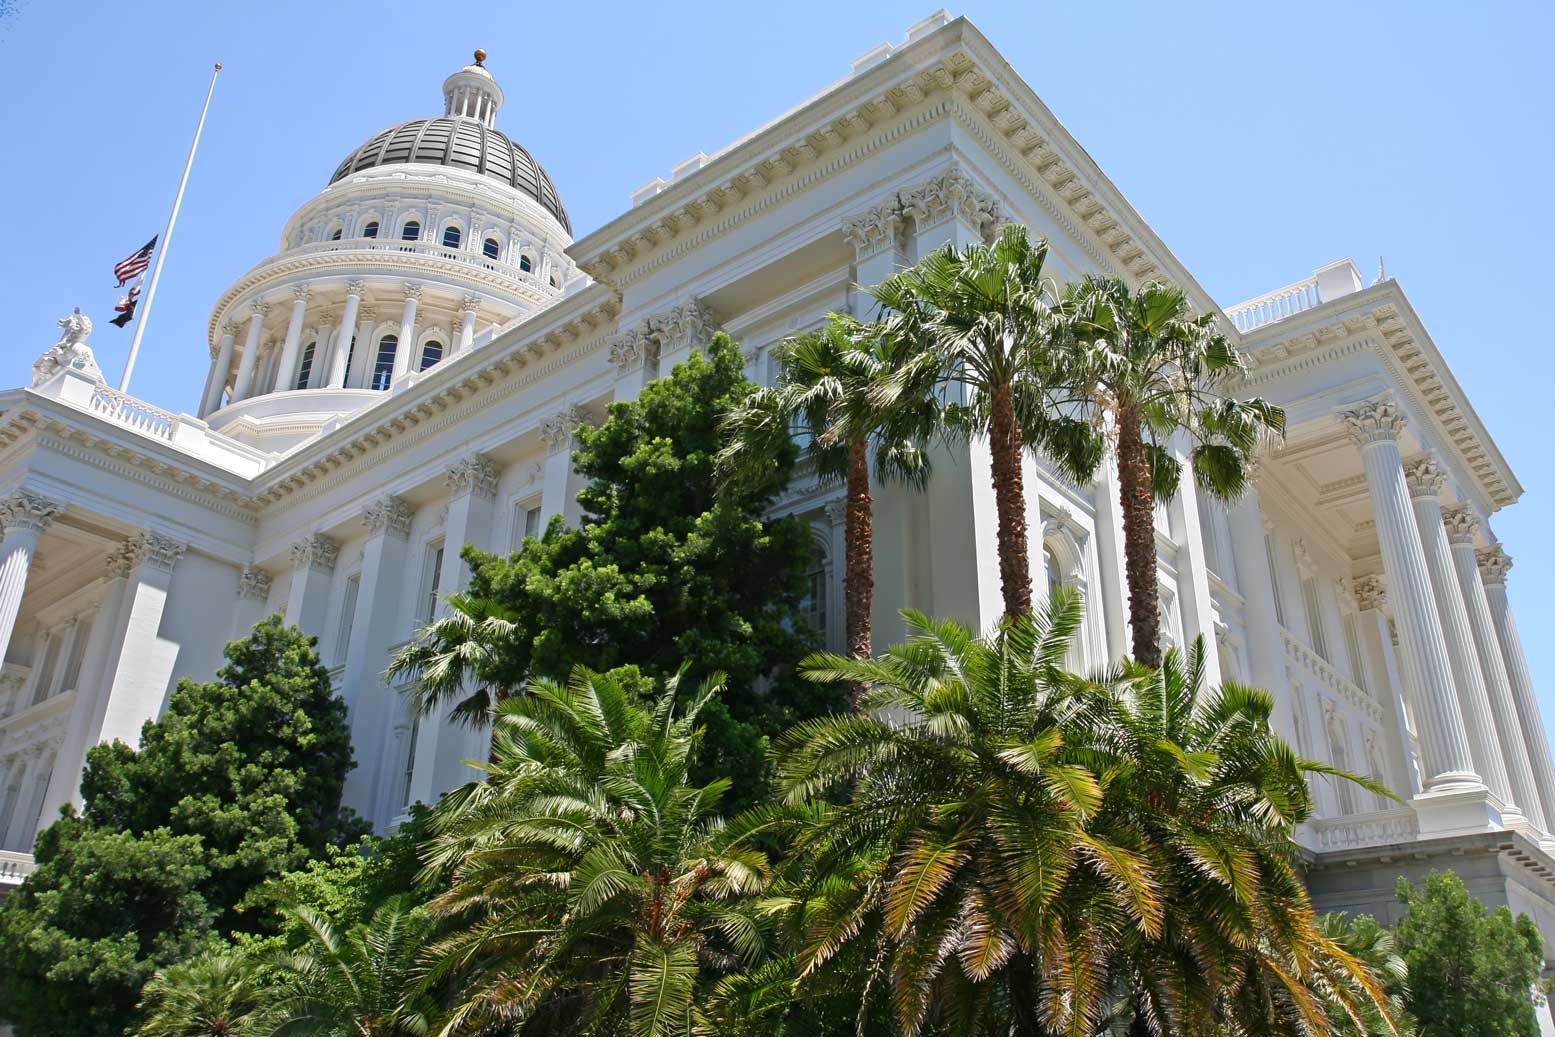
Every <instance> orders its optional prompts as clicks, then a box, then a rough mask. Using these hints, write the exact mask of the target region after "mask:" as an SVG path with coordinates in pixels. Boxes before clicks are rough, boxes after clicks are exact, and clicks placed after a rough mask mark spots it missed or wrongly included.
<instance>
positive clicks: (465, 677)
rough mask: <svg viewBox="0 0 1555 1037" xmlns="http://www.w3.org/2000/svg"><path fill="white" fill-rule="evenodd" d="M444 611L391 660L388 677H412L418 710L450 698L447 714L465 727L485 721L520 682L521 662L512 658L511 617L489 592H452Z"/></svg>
mask: <svg viewBox="0 0 1555 1037" xmlns="http://www.w3.org/2000/svg"><path fill="white" fill-rule="evenodd" d="M445 601H446V602H447V605H448V612H447V614H446V615H444V616H440V617H438V618H437V619H434V620H432V622H430V623H428V624H427V625H426V626H425V627H423V628H422V629H421V632H420V633H419V634H417V635H416V638H415V639H414V640H413V641H411V642H410V643H409V644H407V645H406V646H405V647H403V648H401V649H400V650H399V652H398V653H396V654H395V656H394V658H393V660H391V661H390V663H389V668H388V670H387V671H386V672H385V674H384V677H385V679H386V680H388V681H390V682H393V681H397V680H400V679H409V680H410V682H411V683H410V696H411V701H412V703H413V704H414V706H415V708H416V710H417V711H419V712H420V713H421V715H422V716H429V715H431V714H432V713H433V712H435V711H436V710H437V709H438V708H439V707H440V706H442V705H443V704H444V703H447V702H453V703H454V707H453V709H452V710H451V711H450V713H449V716H450V717H452V718H453V719H454V720H456V721H458V722H460V723H463V724H467V725H469V726H472V727H474V726H478V725H481V724H484V723H486V722H487V720H488V719H489V718H490V713H491V710H492V708H493V707H494V706H496V705H500V704H501V703H502V702H503V701H504V700H505V699H506V698H507V697H508V696H509V695H511V694H513V692H514V691H515V690H516V689H517V688H519V687H521V686H522V682H523V680H524V677H525V667H524V665H523V664H522V663H521V662H519V661H517V660H515V659H513V658H511V657H510V655H509V652H508V649H509V646H511V645H513V644H514V643H515V642H514V623H513V618H514V617H513V615H512V614H511V613H510V612H509V611H508V610H507V609H505V608H504V607H503V606H502V605H501V604H500V603H498V602H496V601H494V600H493V599H492V598H491V597H489V596H484V595H479V594H450V595H449V596H448V597H447V598H446V599H445Z"/></svg>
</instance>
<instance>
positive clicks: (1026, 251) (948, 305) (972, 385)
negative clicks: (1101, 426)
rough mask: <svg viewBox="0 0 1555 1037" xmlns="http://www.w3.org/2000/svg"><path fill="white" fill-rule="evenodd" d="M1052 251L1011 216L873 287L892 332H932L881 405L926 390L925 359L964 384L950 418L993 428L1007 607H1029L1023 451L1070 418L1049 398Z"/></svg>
mask: <svg viewBox="0 0 1555 1037" xmlns="http://www.w3.org/2000/svg"><path fill="white" fill-rule="evenodd" d="M1046 259H1047V242H1046V241H1044V240H1043V239H1042V238H1031V237H1030V236H1028V234H1027V232H1026V228H1025V227H1023V226H1021V225H1019V224H1014V223H1012V224H1009V225H1007V226H1005V228H1004V229H1003V230H1002V231H1001V232H1000V234H999V237H998V238H997V239H996V240H995V241H994V243H993V244H992V245H972V246H969V247H967V248H965V249H962V250H960V251H958V250H956V249H955V247H954V246H951V245H947V246H945V247H944V248H941V249H938V250H936V251H934V252H931V253H930V254H929V255H927V256H925V257H924V258H923V259H922V260H920V261H919V263H918V265H917V266H915V267H912V268H911V269H908V270H904V271H902V272H901V273H898V274H895V275H893V276H892V277H889V278H887V279H886V280H885V281H884V282H882V283H881V284H879V285H877V286H876V287H874V288H871V289H869V292H870V294H871V295H873V296H874V297H875V298H876V299H877V300H879V301H880V303H881V304H882V305H884V306H885V307H888V308H889V309H890V310H892V311H895V312H894V313H891V314H890V315H889V316H887V317H886V318H885V324H886V327H887V328H888V329H889V330H890V331H891V332H892V333H893V334H900V335H903V336H904V337H906V338H908V339H909V340H914V339H918V338H920V337H922V338H925V339H927V340H928V341H930V342H932V348H931V349H929V350H927V351H925V352H923V353H921V354H919V355H917V356H915V357H913V358H911V359H909V360H907V361H905V362H904V363H903V364H902V365H901V366H900V368H899V374H898V376H897V377H896V378H894V379H890V380H889V381H888V382H887V384H886V386H885V387H884V388H882V389H880V390H877V396H879V398H880V399H879V401H878V404H877V405H881V406H883V405H886V404H888V403H889V402H891V400H892V399H893V397H895V396H897V395H902V394H912V393H915V392H917V391H919V390H918V387H919V386H920V385H921V384H922V383H923V381H924V380H925V371H924V369H925V368H927V369H928V380H929V381H931V382H932V381H934V380H935V379H939V380H945V381H953V382H959V383H960V384H961V385H962V386H963V387H964V388H965V390H966V392H967V397H968V398H967V399H966V400H965V401H964V402H963V403H961V404H957V405H955V406H952V407H949V408H947V415H946V416H947V418H948V419H950V420H951V423H952V426H953V427H956V428H959V430H960V431H962V432H965V433H984V434H986V435H987V436H988V448H989V455H990V467H991V469H992V475H993V489H994V499H995V507H996V510H997V512H998V548H999V582H1000V587H1001V589H1002V591H1003V594H1004V612H1005V615H1007V616H1021V615H1025V614H1027V613H1029V612H1030V611H1031V563H1030V559H1029V556H1028V552H1027V546H1026V504H1025V491H1024V489H1023V480H1022V475H1021V452H1022V449H1023V448H1025V447H1028V446H1031V447H1035V446H1038V445H1040V444H1042V443H1043V442H1044V441H1045V440H1046V439H1047V438H1049V437H1050V436H1053V435H1058V434H1059V432H1058V429H1059V428H1060V427H1061V426H1062V425H1063V422H1062V420H1061V418H1060V417H1059V416H1058V412H1057V411H1056V410H1055V409H1054V408H1053V406H1052V405H1051V403H1050V397H1051V395H1052V388H1053V387H1052V384H1051V380H1052V376H1053V374H1054V372H1053V369H1052V364H1051V356H1050V354H1051V350H1050V349H1049V348H1048V343H1049V324H1050V317H1051V307H1052V305H1053V302H1054V298H1053V293H1052V291H1051V290H1050V288H1049V286H1048V285H1047V283H1046V282H1045V281H1044V280H1043V273H1042V266H1043V263H1044V262H1045V261H1046ZM1085 442H1087V440H1086V438H1085V437H1081V443H1080V445H1082V446H1083V445H1084V443H1085Z"/></svg>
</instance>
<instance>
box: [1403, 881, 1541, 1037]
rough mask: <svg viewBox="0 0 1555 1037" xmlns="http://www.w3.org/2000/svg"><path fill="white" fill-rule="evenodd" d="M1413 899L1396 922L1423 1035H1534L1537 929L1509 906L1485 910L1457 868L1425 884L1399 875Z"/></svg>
mask: <svg viewBox="0 0 1555 1037" xmlns="http://www.w3.org/2000/svg"><path fill="white" fill-rule="evenodd" d="M1398 897H1399V899H1400V900H1402V901H1403V902H1404V903H1405V904H1407V905H1409V914H1407V915H1405V916H1404V918H1403V919H1402V920H1400V921H1399V923H1398V925H1397V926H1395V927H1394V936H1395V939H1396V941H1397V945H1398V951H1399V953H1400V954H1402V955H1403V957H1404V961H1405V964H1406V965H1407V967H1408V972H1409V978H1408V982H1407V985H1406V986H1405V988H1404V1003H1405V1005H1406V1006H1408V1008H1409V1012H1410V1014H1411V1015H1412V1016H1414V1018H1415V1019H1417V1020H1419V1023H1418V1030H1417V1033H1418V1034H1419V1037H1533V1035H1535V1034H1537V1033H1538V1032H1539V1024H1538V1020H1537V1018H1536V1016H1535V1015H1534V1012H1535V1006H1534V1000H1533V989H1534V984H1535V983H1537V982H1538V980H1539V970H1540V968H1541V967H1542V966H1543V964H1544V953H1543V950H1544V948H1543V943H1542V941H1541V940H1540V939H1539V930H1538V927H1537V926H1535V925H1534V923H1533V922H1532V921H1531V920H1530V919H1529V918H1528V916H1527V915H1518V916H1517V917H1516V918H1515V919H1514V918H1513V917H1512V913H1511V912H1510V911H1508V910H1507V909H1506V908H1504V907H1502V908H1497V909H1496V910H1495V911H1493V912H1487V911H1486V910H1485V905H1483V904H1481V903H1480V902H1479V901H1478V900H1475V899H1474V897H1473V896H1471V895H1470V894H1469V891H1468V889H1467V888H1466V887H1465V886H1464V885H1463V880H1462V879H1460V878H1459V877H1458V876H1457V875H1454V874H1453V873H1452V872H1433V873H1432V874H1430V875H1428V876H1426V880H1425V883H1424V884H1423V885H1422V886H1418V887H1417V886H1413V885H1411V884H1410V883H1409V882H1408V881H1407V880H1404V879H1400V880H1399V883H1398Z"/></svg>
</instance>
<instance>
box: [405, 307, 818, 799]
mask: <svg viewBox="0 0 1555 1037" xmlns="http://www.w3.org/2000/svg"><path fill="white" fill-rule="evenodd" d="M752 391H753V387H752V386H751V384H750V383H749V382H748V381H746V379H745V376H744V370H743V360H742V358H741V355H740V350H739V347H738V346H736V345H735V344H734V343H733V342H731V341H730V340H729V339H728V338H727V337H726V336H723V335H719V336H716V337H715V338H714V339H713V341H712V343H711V344H710V345H709V346H708V350H707V355H706V356H705V357H704V356H701V355H693V356H692V357H691V358H690V359H689V360H687V361H686V362H685V363H683V364H679V365H677V366H676V367H675V370H674V372H673V373H672V374H671V375H670V376H669V377H667V378H662V379H659V380H658V381H656V382H653V383H651V384H650V385H648V386H647V387H646V388H644V390H643V392H642V396H641V397H640V398H639V399H638V400H636V401H634V402H623V403H615V404H612V405H611V407H610V411H609V416H608V419H607V420H606V421H605V422H604V423H603V424H601V425H599V426H598V427H596V428H589V427H584V428H581V429H579V430H578V434H577V448H576V450H575V452H574V454H573V464H574V466H575V467H576V469H577V471H578V472H579V474H580V475H581V476H582V477H583V478H586V479H588V480H589V482H588V485H587V487H586V488H585V489H584V490H583V491H582V493H581V494H580V495H579V500H580V503H581V505H582V508H583V519H582V523H581V524H580V526H579V528H566V527H564V526H563V525H562V523H561V522H560V521H553V522H552V524H551V526H550V528H548V529H547V530H546V531H545V535H544V536H543V537H541V538H539V539H531V540H529V541H526V543H525V544H524V547H523V550H522V551H520V552H519V553H518V554H516V555H513V556H511V557H507V558H504V557H498V556H495V555H490V554H486V553H484V552H481V551H476V550H474V549H472V548H468V547H467V548H465V551H464V557H465V558H466V559H467V560H468V561H469V563H470V565H471V568H472V570H473V573H472V577H471V581H470V585H469V588H468V590H467V592H466V593H465V594H464V595H461V596H457V597H455V598H454V599H452V606H453V607H452V612H453V615H452V616H451V617H450V619H449V620H447V621H443V623H442V625H441V626H439V625H438V624H434V626H433V627H431V628H429V629H428V631H426V632H425V633H424V635H423V637H422V638H421V639H420V640H419V641H418V642H417V644H416V645H414V646H413V647H412V648H411V649H410V650H409V651H408V652H407V653H406V655H405V656H403V657H402V658H401V660H400V661H399V662H398V663H397V667H398V672H402V673H407V674H412V675H415V676H417V677H418V678H420V694H421V696H422V701H423V704H424V705H425V706H428V707H430V706H431V705H432V704H434V703H436V702H437V701H439V700H441V699H443V698H445V697H450V698H455V699H458V700H460V701H461V702H462V709H461V713H462V715H464V716H465V717H467V718H468V719H472V720H473V719H477V718H484V716H485V714H486V712H487V710H488V709H489V707H490V705H491V703H492V701H493V700H494V699H497V700H500V699H501V698H504V697H506V696H507V695H509V694H513V693H515V692H517V691H518V690H519V689H520V688H521V687H522V686H523V685H524V683H525V682H526V681H528V680H529V679H530V678H532V677H552V678H563V677H565V676H566V675H567V674H568V673H569V672H571V670H572V668H573V667H574V666H582V667H585V668H588V669H590V670H594V671H598V672H604V671H607V670H612V669H615V668H617V667H621V666H628V665H630V666H636V667H638V668H639V669H640V670H641V671H642V673H643V674H644V675H645V676H646V677H648V678H652V679H664V678H667V677H669V676H672V675H673V674H674V673H675V672H676V670H677V668H678V667H679V666H680V663H681V660H683V659H694V660H696V665H697V667H698V670H697V672H696V673H694V674H691V675H690V677H691V678H692V679H700V678H702V677H704V676H706V675H707V674H710V673H713V672H715V671H716V672H722V673H724V674H726V675H727V692H726V694H725V696H724V698H723V699H722V700H721V701H718V702H714V703H711V704H709V707H708V709H707V710H706V711H705V712H704V713H703V722H704V723H705V724H706V726H707V736H706V739H705V742H704V750H703V753H702V757H701V761H700V764H699V771H698V775H699V779H700V780H707V779H708V778H710V777H712V776H715V775H721V774H730V775H733V776H734V778H735V781H736V788H735V791H734V793H733V794H732V795H731V797H730V800H729V802H730V805H731V806H734V807H738V806H743V805H745V804H748V803H750V802H752V801H753V800H754V798H755V797H756V796H757V795H759V793H760V792H761V790H762V789H763V788H764V787H765V784H766V772H767V768H766V763H765V759H764V750H765V745H766V739H767V737H768V736H770V735H772V734H775V733H777V732H779V731H782V730H783V729H784V728H785V727H787V726H788V725H789V724H790V723H792V722H794V721H796V720H799V719H803V718H806V717H810V716H815V715H817V714H819V713H822V712H825V711H826V710H828V709H830V708H831V707H832V706H833V705H835V704H837V703H838V702H839V701H840V694H839V692H838V691H837V689H834V688H816V687H813V686H808V685H806V683H805V682H802V681H799V680H797V679H795V678H794V677H793V676H792V668H793V665H794V663H796V662H797V661H798V660H799V659H801V658H803V656H804V655H805V654H806V653H807V652H808V651H809V650H810V649H811V648H812V647H813V645H814V643H815V636H814V633H813V632H812V631H810V630H809V629H808V628H807V627H806V624H805V622H804V620H803V618H802V613H801V610H800V607H799V606H800V599H801V595H802V593H803V590H804V588H803V574H804V572H805V571H806V569H807V568H808V565H809V562H810V559H811V557H812V551H813V547H812V544H811V541H810V537H809V534H808V532H807V531H806V530H805V529H804V527H803V526H802V525H801V524H800V523H799V522H798V521H795V520H793V519H778V520H775V521H768V520H766V519H764V518H763V516H764V514H765V513H766V511H767V510H768V509H769V507H770V506H771V504H772V502H773V500H774V499H775V498H776V496H777V494H778V493H779V492H781V491H782V490H783V489H784V487H786V486H787V485H788V481H789V476H790V473H791V471H792V469H793V465H794V463H795V460H796V458H797V449H796V448H795V447H794V446H793V445H792V444H791V443H784V444H782V445H781V447H780V448H779V449H776V450H774V451H773V452H772V456H771V460H770V464H769V465H768V466H767V468H766V470H765V477H764V478H752V479H748V480H742V482H741V484H740V486H738V487H737V488H732V489H731V488H722V487H720V485H719V479H718V473H717V472H716V470H715V460H714V459H715V457H716V455H717V454H718V452H719V449H720V448H721V446H722V440H721V437H720V432H719V425H720V422H721V420H722V419H723V416H724V415H725V414H726V413H728V412H729V411H730V410H731V409H733V408H734V407H735V406H736V405H737V404H739V403H740V402H741V401H743V400H744V399H746V398H747V397H748V396H749V395H750V393H751V392H752ZM721 490H722V492H720V491H721ZM472 642H476V643H478V647H477V649H476V650H475V651H474V652H473V653H471V652H470V650H469V646H470V645H471V643H472ZM454 655H459V659H458V661H457V663H456V664H450V663H448V662H447V660H448V659H449V658H450V657H452V656H454ZM440 661H441V668H440ZM439 674H441V675H442V676H443V677H445V678H448V679H444V680H439V679H437V678H438V675H439ZM466 674H468V675H469V676H471V677H473V680H472V681H471V682H470V683H471V684H473V685H474V686H476V687H477V689H478V690H477V692H476V693H475V694H474V695H473V696H470V695H469V692H468V687H469V685H468V684H466V683H465V681H464V677H465V675H466Z"/></svg>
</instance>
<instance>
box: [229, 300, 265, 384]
mask: <svg viewBox="0 0 1555 1037" xmlns="http://www.w3.org/2000/svg"><path fill="white" fill-rule="evenodd" d="M269 312H270V306H269V304H268V303H263V302H255V303H254V304H253V305H252V306H251V307H250V308H249V314H248V337H247V338H246V339H244V340H243V359H242V360H240V361H239V362H238V380H237V381H236V382H235V383H233V386H232V402H233V403H237V402H238V401H239V400H246V399H248V395H249V394H248V391H249V389H251V388H253V385H254V365H255V364H257V363H259V335H260V331H261V330H262V329H263V327H264V323H265V314H267V313H269Z"/></svg>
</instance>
